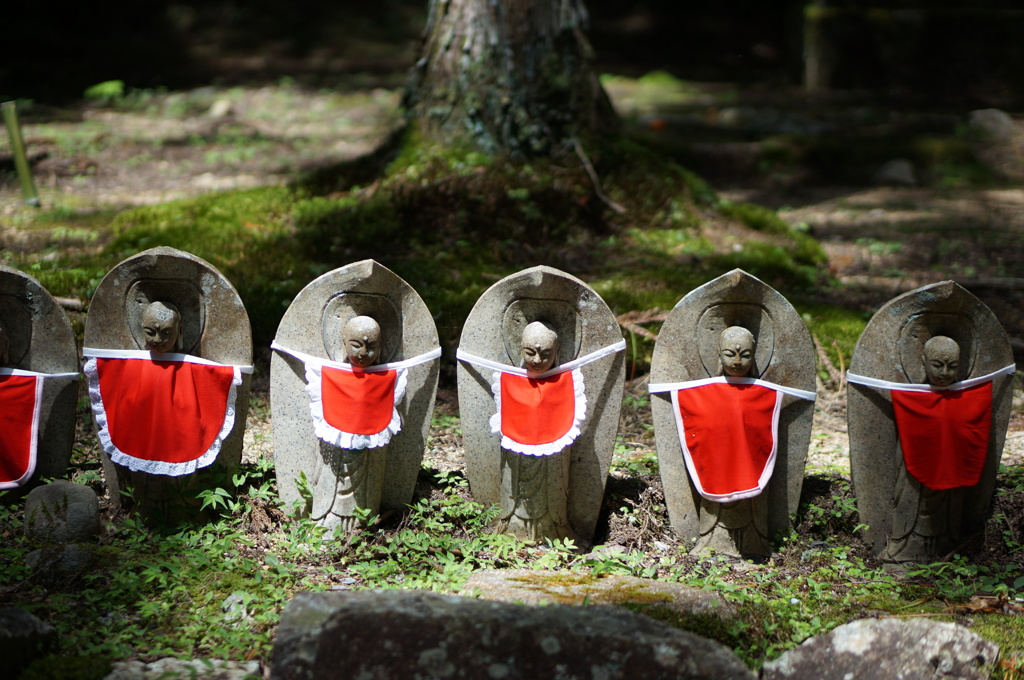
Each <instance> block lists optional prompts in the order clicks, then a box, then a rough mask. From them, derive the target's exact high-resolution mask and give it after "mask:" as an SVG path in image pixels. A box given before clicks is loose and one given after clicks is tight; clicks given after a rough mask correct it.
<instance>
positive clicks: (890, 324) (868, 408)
mask: <svg viewBox="0 0 1024 680" xmlns="http://www.w3.org/2000/svg"><path fill="white" fill-rule="evenodd" d="M935 336H946V337H949V338H952V339H953V340H954V341H956V342H957V343H958V344H959V347H960V362H959V375H958V376H957V380H958V381H962V380H965V379H968V378H974V377H979V376H985V375H988V374H990V373H992V372H994V371H997V370H999V369H1002V368H1004V367H1006V366H1008V365H1011V364H1013V352H1012V350H1011V348H1010V344H1009V341H1008V340H1007V337H1006V333H1005V332H1004V331H1003V328H1002V326H1000V324H999V321H998V319H996V317H995V315H994V314H992V312H991V310H989V309H988V307H986V306H985V305H984V303H982V302H981V301H980V300H978V298H976V297H974V296H973V295H971V294H970V293H969V292H967V291H966V290H964V289H963V288H962V287H960V286H959V285H957V284H956V283H954V282H953V281H944V282H941V283H935V284H932V285H929V286H924V287H923V288H919V289H917V290H914V291H911V292H909V293H905V294H903V295H900V296H899V297H897V298H895V299H893V300H890V301H889V302H888V303H886V304H885V305H883V306H882V308H881V309H879V310H878V312H876V313H875V315H874V316H873V317H872V318H871V321H869V322H868V325H867V327H866V328H865V329H864V333H863V334H862V335H861V337H860V339H859V340H858V341H857V345H856V347H855V348H854V351H853V357H852V358H851V359H850V373H851V374H854V375H859V376H865V377H868V378H874V379H877V380H881V381H886V382H888V383H897V384H904V383H911V384H923V383H925V380H926V375H925V368H924V362H923V361H922V355H923V351H924V350H923V347H924V343H925V342H926V341H928V340H929V339H930V338H932V337H935ZM852 380H854V378H851V383H850V386H849V388H848V393H847V400H848V408H847V420H848V432H849V437H850V473H851V477H852V479H853V486H854V491H855V492H856V494H857V508H858V510H859V512H860V521H861V522H862V523H863V524H866V525H867V528H866V529H865V530H864V537H865V539H866V540H867V541H868V542H869V543H870V544H871V545H872V546H873V548H874V551H875V552H876V553H879V554H883V556H884V557H885V559H886V560H888V561H892V562H907V561H911V562H920V561H929V560H933V559H938V558H941V557H943V556H944V555H945V554H947V553H948V552H949V551H950V550H952V549H954V548H955V547H956V546H957V545H958V544H959V542H960V540H961V537H962V536H967V535H969V534H970V532H971V531H973V530H974V529H975V528H976V527H978V526H979V525H980V524H981V523H982V522H983V521H984V518H985V515H986V513H987V511H988V509H989V506H990V504H991V501H992V494H993V490H994V488H995V481H996V473H997V472H998V468H999V459H1000V457H1001V455H1002V450H1003V443H1004V442H1005V439H1006V428H1007V425H1008V423H1009V416H1010V406H1011V403H1012V396H1013V394H1012V393H1013V377H1012V376H1009V375H1003V376H999V377H996V378H995V380H994V381H993V383H992V416H991V428H990V434H989V442H988V450H987V455H986V459H985V462H984V468H983V470H982V471H981V476H980V479H979V481H978V482H977V484H975V485H974V486H971V487H959V488H954V489H950V490H948V491H937V492H932V491H931V490H929V489H927V488H925V487H923V485H922V484H921V483H919V482H918V481H917V480H916V479H914V478H913V477H912V476H910V475H909V474H908V473H907V467H906V464H905V462H904V457H903V451H902V449H901V447H900V440H899V433H898V431H897V428H896V418H895V414H894V412H893V405H892V394H891V390H887V389H879V388H876V387H868V386H865V385H860V384H855V383H853V382H852ZM922 518H923V519H922Z"/></svg>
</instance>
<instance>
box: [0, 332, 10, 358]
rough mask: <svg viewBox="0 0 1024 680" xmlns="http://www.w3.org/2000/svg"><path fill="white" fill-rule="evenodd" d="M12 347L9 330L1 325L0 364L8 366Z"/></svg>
mask: <svg viewBox="0 0 1024 680" xmlns="http://www.w3.org/2000/svg"><path fill="white" fill-rule="evenodd" d="M9 348H10V341H9V340H8V339H7V331H5V330H4V327H3V325H0V366H6V365H7V362H8V361H9V359H8V349H9Z"/></svg>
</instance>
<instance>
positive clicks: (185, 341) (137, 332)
mask: <svg viewBox="0 0 1024 680" xmlns="http://www.w3.org/2000/svg"><path fill="white" fill-rule="evenodd" d="M153 302H170V303H171V304H173V305H174V306H175V307H177V308H178V313H179V314H180V315H181V343H182V349H181V351H182V352H184V353H185V354H194V353H195V350H196V347H198V345H199V340H200V338H202V337H203V331H204V330H205V328H206V305H205V304H203V294H202V292H201V291H200V290H199V289H198V288H197V287H196V286H195V285H193V284H192V283H191V282H189V281H185V280H182V279H153V278H140V279H136V280H135V281H134V282H133V283H132V285H131V286H130V287H129V288H128V294H127V295H125V298H124V306H125V319H126V320H127V322H128V330H129V332H130V333H131V335H132V339H133V340H134V341H135V344H136V345H138V347H139V349H145V348H146V336H145V333H143V331H142V315H143V314H144V313H145V311H146V307H148V306H149V305H150V304H151V303H153Z"/></svg>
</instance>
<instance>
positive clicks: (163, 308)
mask: <svg viewBox="0 0 1024 680" xmlns="http://www.w3.org/2000/svg"><path fill="white" fill-rule="evenodd" d="M141 323H142V335H143V337H144V338H145V340H146V346H145V348H144V349H148V350H149V351H151V352H159V353H163V354H166V353H169V352H180V351H181V350H182V336H181V313H180V312H179V311H178V308H177V307H175V306H174V305H173V304H172V303H170V302H152V303H150V304H149V305H148V306H147V307H146V309H145V311H144V312H143V313H142V319H141Z"/></svg>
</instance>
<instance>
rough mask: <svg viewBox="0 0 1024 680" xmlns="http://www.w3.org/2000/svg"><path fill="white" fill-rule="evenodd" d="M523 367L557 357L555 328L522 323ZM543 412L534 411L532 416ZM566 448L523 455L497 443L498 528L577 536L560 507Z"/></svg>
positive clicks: (525, 534) (531, 535)
mask: <svg viewBox="0 0 1024 680" xmlns="http://www.w3.org/2000/svg"><path fill="white" fill-rule="evenodd" d="M521 344H522V360H523V367H524V368H525V369H526V371H527V377H528V378H529V377H530V376H536V375H538V374H541V373H544V372H545V371H547V370H549V369H551V368H553V367H554V365H555V362H556V361H557V360H558V333H556V332H555V330H554V329H553V328H551V327H550V326H548V325H546V324H544V323H543V322H540V321H533V322H531V323H529V324H527V325H526V328H524V329H523V339H522V343H521ZM546 415H547V414H545V413H537V414H534V417H544V416H546ZM568 486H569V454H568V451H566V450H565V449H563V450H561V451H559V452H558V453H555V454H553V455H550V456H530V455H523V454H521V453H518V452H515V451H509V450H508V449H502V458H501V488H502V494H501V498H502V503H501V516H500V520H499V522H498V530H499V531H507V532H509V533H512V534H515V535H516V536H519V537H521V538H527V539H530V540H540V539H544V538H563V539H565V538H567V539H571V540H573V541H579V536H577V535H576V532H575V531H573V528H572V526H571V525H570V523H569V518H568V515H567V513H566V503H565V499H566V497H567V496H568V493H569V491H568Z"/></svg>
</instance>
